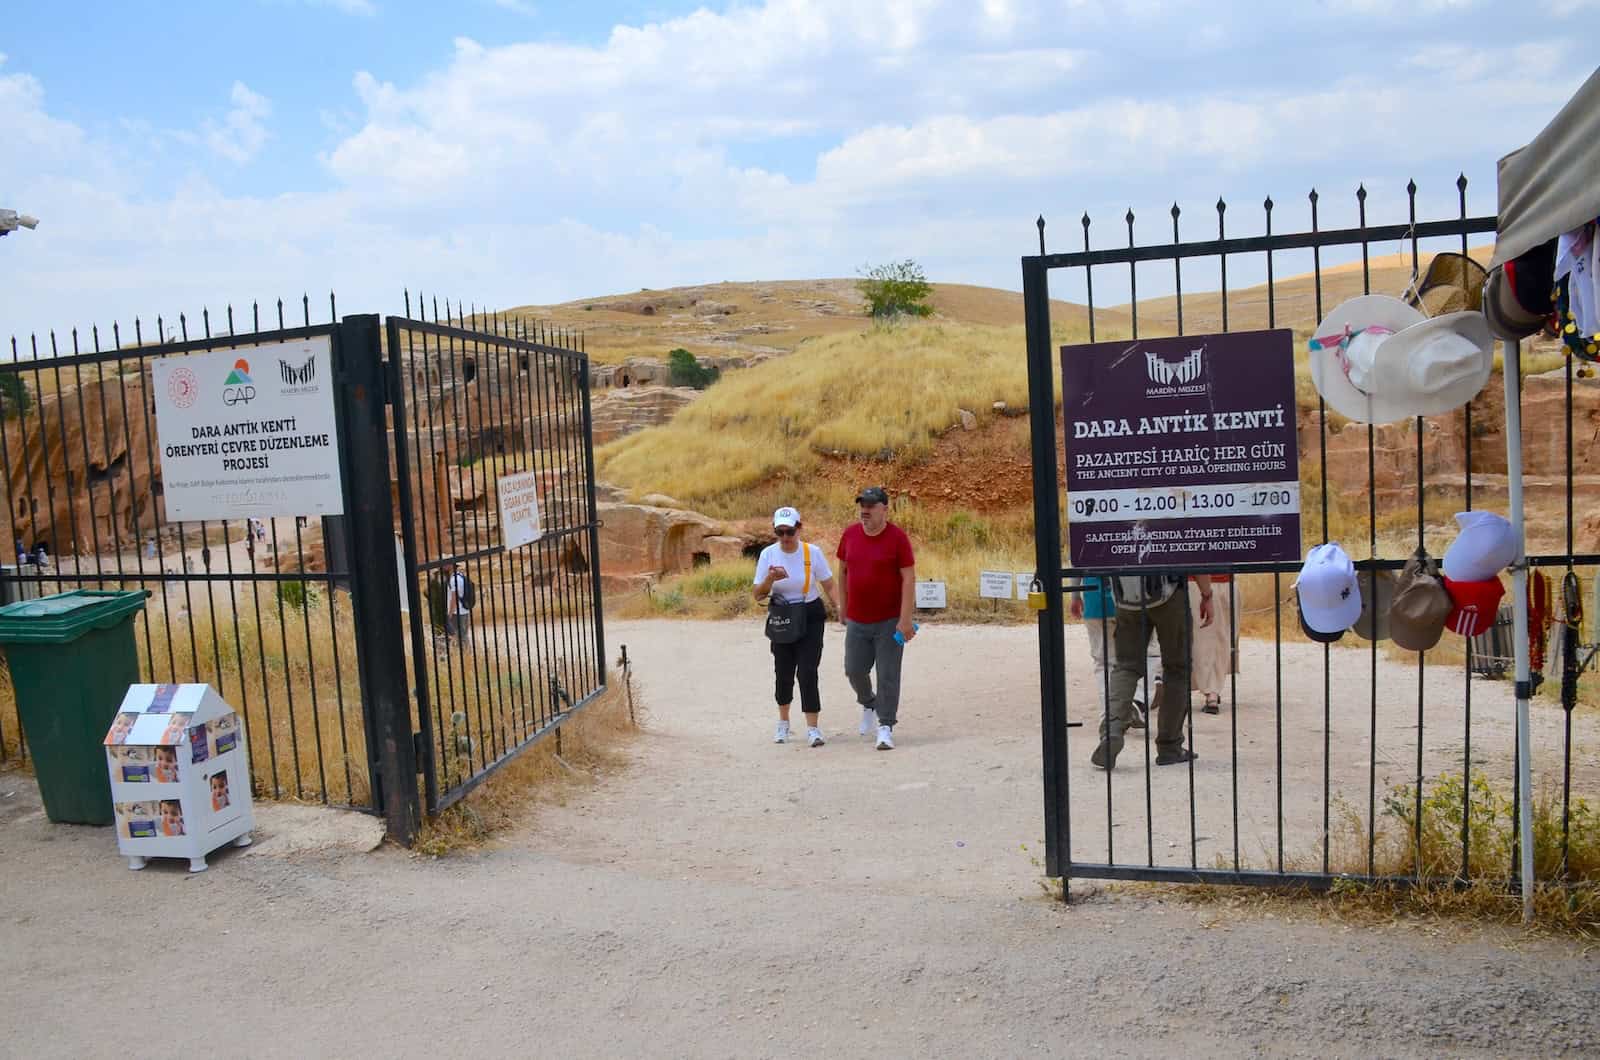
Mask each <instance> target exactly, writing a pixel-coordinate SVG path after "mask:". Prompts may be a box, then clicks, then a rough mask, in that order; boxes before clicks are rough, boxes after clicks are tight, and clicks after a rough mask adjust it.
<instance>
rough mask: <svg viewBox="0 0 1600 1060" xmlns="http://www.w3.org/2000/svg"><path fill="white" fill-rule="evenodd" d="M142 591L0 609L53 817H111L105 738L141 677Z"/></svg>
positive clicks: (0, 632) (80, 594)
mask: <svg viewBox="0 0 1600 1060" xmlns="http://www.w3.org/2000/svg"><path fill="white" fill-rule="evenodd" d="M144 599H145V594H144V593H142V592H137V591H135V592H103V591H99V590H93V589H82V590H79V591H77V592H70V593H57V594H56V595H54V596H42V597H40V598H39V599H37V600H24V601H22V602H20V603H15V604H7V605H6V606H5V607H0V646H3V648H4V651H5V654H6V660H7V662H8V663H9V664H10V667H11V684H12V687H13V688H14V689H15V691H16V696H17V715H18V717H20V718H21V719H22V731H23V734H24V735H25V736H26V737H27V739H28V751H29V753H30V754H32V755H33V768H34V772H35V773H36V774H37V775H38V778H39V795H40V798H42V799H43V801H44V812H45V815H46V816H47V817H49V818H50V820H52V821H58V822H63V823H67V824H111V823H112V811H111V782H110V780H109V778H108V775H107V772H106V754H105V746H104V741H105V738H106V730H107V729H109V728H111V721H112V719H113V718H115V717H116V714H117V707H118V706H120V705H121V704H122V699H123V697H124V696H125V695H126V694H127V692H128V686H129V685H131V684H136V683H138V681H139V655H138V651H137V650H136V648H135V647H134V643H133V622H132V618H133V614H134V612H136V611H140V610H142V609H143V608H144Z"/></svg>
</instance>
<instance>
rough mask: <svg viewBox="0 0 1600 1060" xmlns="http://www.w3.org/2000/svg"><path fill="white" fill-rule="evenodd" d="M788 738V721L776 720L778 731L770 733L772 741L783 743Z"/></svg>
mask: <svg viewBox="0 0 1600 1060" xmlns="http://www.w3.org/2000/svg"><path fill="white" fill-rule="evenodd" d="M788 738H789V723H788V722H786V721H780V722H778V731H777V732H775V733H773V734H772V742H773V743H783V742H784V741H785V740H787V739H788Z"/></svg>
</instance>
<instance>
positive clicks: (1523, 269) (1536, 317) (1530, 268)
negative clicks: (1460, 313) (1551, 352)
mask: <svg viewBox="0 0 1600 1060" xmlns="http://www.w3.org/2000/svg"><path fill="white" fill-rule="evenodd" d="M1555 272H1556V241H1555V240H1554V239H1551V240H1548V241H1546V242H1544V243H1540V244H1539V245H1538V246H1536V247H1534V248H1533V249H1532V250H1529V251H1527V252H1526V253H1524V254H1522V255H1521V256H1520V257H1516V258H1512V259H1511V260H1510V261H1507V262H1506V263H1505V264H1504V265H1501V266H1498V267H1497V268H1494V269H1491V270H1490V272H1489V279H1488V280H1487V281H1486V282H1485V284H1484V288H1483V316H1484V319H1485V320H1487V321H1488V323H1489V330H1490V331H1492V332H1494V334H1495V335H1496V336H1498V337H1499V338H1502V339H1505V340H1506V341H1507V342H1511V341H1514V340H1516V339H1523V338H1527V337H1528V336H1529V335H1532V334H1534V333H1535V332H1537V331H1538V330H1539V329H1541V328H1543V327H1546V326H1548V325H1550V324H1551V323H1552V322H1553V321H1552V317H1553V312H1554V306H1553V305H1552V304H1551V303H1552V301H1553V299H1552V297H1551V292H1552V291H1553V290H1554V288H1555V282H1556V281H1555Z"/></svg>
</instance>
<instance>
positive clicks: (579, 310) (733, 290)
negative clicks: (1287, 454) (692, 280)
mask: <svg viewBox="0 0 1600 1060" xmlns="http://www.w3.org/2000/svg"><path fill="white" fill-rule="evenodd" d="M932 304H933V308H934V312H935V315H936V317H937V318H938V319H941V320H945V321H950V322H956V323H961V324H977V325H984V326H991V327H1003V326H1009V325H1018V324H1021V323H1022V295H1020V294H1018V293H1016V292H1014V291H1000V290H996V289H994V288H990V287H971V286H968V285H966V284H944V283H941V284H935V285H934V292H933V298H932ZM507 313H508V314H509V315H511V316H514V317H530V318H536V319H539V320H544V321H549V322H550V323H553V324H555V325H557V326H560V327H568V328H576V329H578V330H579V331H581V332H583V338H584V345H585V348H586V349H587V350H588V353H589V356H590V357H592V358H594V359H595V360H596V361H601V362H605V363H615V362H619V361H623V360H626V359H627V358H629V357H652V358H656V359H664V358H665V357H666V354H667V351H668V350H671V349H672V348H673V347H676V346H681V347H683V348H684V349H686V350H689V351H690V352H691V353H694V354H697V355H702V356H703V355H707V354H717V355H727V354H734V355H738V354H756V353H790V352H792V351H794V350H795V349H797V348H798V347H799V346H800V345H801V344H802V343H804V342H807V341H809V340H812V339H821V338H827V337H829V336H833V335H854V334H859V333H860V332H861V331H862V330H863V328H865V327H867V326H868V325H869V324H870V320H869V318H868V316H867V313H866V310H865V305H864V302H863V301H862V298H861V294H860V292H859V291H857V290H856V285H855V281H854V280H776V281H771V282H758V283H715V284H706V285H703V286H698V287H674V288H671V289H670V290H663V291H654V290H642V291H639V292H638V293H637V294H627V295H613V296H608V297H603V298H585V299H579V300H577V301H574V302H563V303H560V304H559V305H547V306H539V305H526V306H518V307H515V308H513V309H510V310H508V311H507ZM1051 313H1052V315H1053V316H1054V317H1055V318H1056V320H1057V321H1058V322H1067V323H1072V322H1083V321H1087V320H1088V311H1087V310H1086V309H1085V308H1084V307H1083V306H1079V305H1074V304H1072V303H1070V302H1061V301H1057V302H1054V303H1053V304H1052V306H1051Z"/></svg>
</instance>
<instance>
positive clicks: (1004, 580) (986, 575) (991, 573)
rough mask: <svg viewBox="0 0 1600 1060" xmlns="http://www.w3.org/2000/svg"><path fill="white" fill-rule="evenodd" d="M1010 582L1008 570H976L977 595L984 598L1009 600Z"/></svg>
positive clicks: (1010, 593) (1010, 596) (1010, 594)
mask: <svg viewBox="0 0 1600 1060" xmlns="http://www.w3.org/2000/svg"><path fill="white" fill-rule="evenodd" d="M1012 584H1013V582H1012V579H1011V572H1010V571H1008V570H982V571H979V572H978V595H979V596H980V597H982V598H983V599H985V600H1010V599H1011V598H1012V595H1013V592H1012V588H1011V587H1012Z"/></svg>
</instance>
